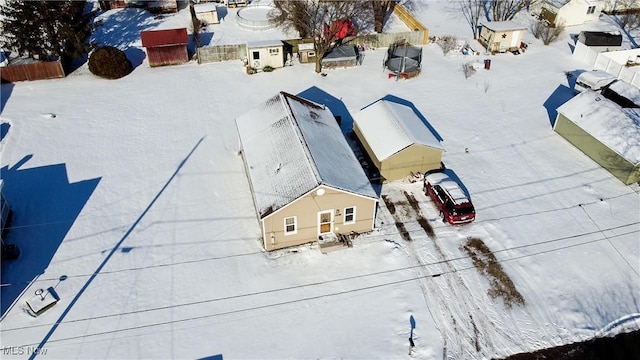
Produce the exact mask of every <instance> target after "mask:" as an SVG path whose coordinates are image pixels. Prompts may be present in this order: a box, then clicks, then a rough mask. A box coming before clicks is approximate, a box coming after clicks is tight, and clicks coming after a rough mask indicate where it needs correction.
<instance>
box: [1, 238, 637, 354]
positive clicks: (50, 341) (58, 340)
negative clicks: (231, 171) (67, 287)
mask: <svg viewBox="0 0 640 360" xmlns="http://www.w3.org/2000/svg"><path fill="white" fill-rule="evenodd" d="M632 233H634V232H630V233H625V234H618V235H614V236H612V237H618V236H623V235H628V234H632ZM603 240H606V238H603V239H594V240H589V241H586V242H583V243H579V244H573V245H567V246H564V247H561V248H557V249H549V250H542V251H540V252H538V253H534V254H527V255H522V256H517V257H514V258H510V259H503V260H499V261H498V262H506V261H513V260H517V259H522V258H526V257H530V256H533V255H539V254H544V253H547V252H553V251H557V250H561V249H567V248H571V247H576V246H582V245H586V244H591V243H594V242H598V241H603ZM470 269H475V266H469V267H466V268H461V269H452V270H450V271H443V272H440V273H437V274H430V275H424V276H418V277H415V276H414V277H411V278H408V279H401V280H394V281H388V282H384V283H381V284H376V285H369V286H364V287H359V288H355V289H349V290H343V291H338V292H332V293H327V294H321V295H314V296H308V297H304V298H299V299H294V300H287V301H281V302H276V303H271V304H268V305H258V306H252V307H248V308H243V309H237V310H230V311H225V312H220V313H215V314H208V315H200V316H194V317H189V318H184V319H178V320H171V321H163V322H159V323H154V324H147V325H139V326H131V327H126V328H121V329H117V330H110V331H102V332H97V333H92V334H83V335H78V336H70V337H65V338H57V339H53V340H49V341H48V342H47V343H56V342H62V341H67V340H75V339H86V338H88V337H93V336H100V335H108V334H113V333H118V332H122V331H130V330H139V329H145V328H151V327H157V326H162V325H170V324H176V323H183V322H187V321H194V320H202V319H207V318H213V317H218V316H224V315H231V314H236V313H241V312H246V311H253V310H260V309H265V308H270V307H274V306H282V305H289V304H294V303H299V302H305V301H310V300H317V299H321V298H327V297H334V296H339V295H345V294H349V293H354V292H359V291H365V290H373V289H379V288H382V287H386V286H393V285H399V284H403V283H408V282H411V281H415V280H416V279H426V278H435V277H439V276H441V275H446V274H451V273H455V272H460V271H465V270H470ZM329 282H330V281H329ZM304 286H306V285H302V286H295V287H292V288H299V287H304ZM273 291H277V289H276V290H268V291H265V292H260V293H267V292H273ZM252 295H253V294H245V295H235V296H229V297H225V298H220V299H211V300H208V301H199V302H197V303H206V302H216V301H221V300H227V299H236V298H240V297H245V296H252ZM178 306H183V305H181V304H180V305H175V306H166V307H162V308H158V309H165V308H174V307H178ZM145 311H150V310H142V311H134V312H130V313H122V314H114V315H110V316H102V317H93V318H86V319H77V320H73V321H67V322H64V323H65V324H67V323H72V322H77V321H89V320H95V319H100V318H105V317H111V316H119V315H127V314H138V313H141V312H145ZM49 325H51V324H49ZM40 326H45V325H40ZM25 328H29V327H25ZM20 329H24V328H20ZM9 330H17V328H16V329H4V330H3V331H9ZM35 345H38V344H24V345H19V346H22V347H28V346H35Z"/></svg>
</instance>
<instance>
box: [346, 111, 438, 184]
mask: <svg viewBox="0 0 640 360" xmlns="http://www.w3.org/2000/svg"><path fill="white" fill-rule="evenodd" d="M416 112H417V110H415V109H414V108H413V107H412V106H409V105H406V104H403V103H400V102H395V101H392V100H386V99H380V100H378V101H376V102H374V103H373V104H371V105H369V106H367V107H365V108H363V109H362V110H360V111H359V112H358V113H356V114H355V115H354V117H353V131H354V133H355V135H356V137H357V139H358V140H359V142H360V144H361V145H362V147H363V148H364V150H365V151H366V152H367V154H368V155H369V158H370V159H371V161H372V162H373V163H374V165H375V166H376V168H378V171H379V173H380V177H381V178H382V180H383V181H384V182H388V181H394V180H400V179H404V178H406V177H407V176H410V175H411V173H412V172H413V173H417V172H423V173H424V172H426V171H429V170H433V169H438V168H440V166H441V161H442V152H443V151H444V148H443V147H442V145H441V144H440V139H439V137H438V136H437V135H436V134H435V133H434V131H432V130H431V129H430V128H429V127H428V126H427V125H426V124H425V123H424V122H423V119H424V117H423V116H421V115H420V116H418V114H417V113H416ZM425 121H426V120H425Z"/></svg>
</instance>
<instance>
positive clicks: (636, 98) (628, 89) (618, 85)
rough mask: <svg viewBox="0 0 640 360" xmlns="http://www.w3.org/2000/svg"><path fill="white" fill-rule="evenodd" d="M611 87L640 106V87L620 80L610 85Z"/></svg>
mask: <svg viewBox="0 0 640 360" xmlns="http://www.w3.org/2000/svg"><path fill="white" fill-rule="evenodd" d="M609 89H610V90H612V91H613V92H615V93H616V94H618V95H620V96H623V97H625V98H627V99H629V100H631V101H632V102H633V103H634V104H636V105H638V106H640V88H638V87H636V86H634V85H631V84H629V83H628V82H625V81H621V80H620V81H615V82H614V83H613V84H611V85H609Z"/></svg>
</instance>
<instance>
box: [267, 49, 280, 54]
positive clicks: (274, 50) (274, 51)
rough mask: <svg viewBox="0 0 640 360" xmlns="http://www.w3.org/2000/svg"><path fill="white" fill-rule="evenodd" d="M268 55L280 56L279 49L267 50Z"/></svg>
mask: <svg viewBox="0 0 640 360" xmlns="http://www.w3.org/2000/svg"><path fill="white" fill-rule="evenodd" d="M269 54H271V55H278V54H280V49H278V48H273V49H269Z"/></svg>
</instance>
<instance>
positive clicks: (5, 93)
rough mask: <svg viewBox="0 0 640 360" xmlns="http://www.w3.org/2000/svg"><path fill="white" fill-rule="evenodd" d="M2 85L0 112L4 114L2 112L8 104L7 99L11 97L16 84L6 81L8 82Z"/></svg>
mask: <svg viewBox="0 0 640 360" xmlns="http://www.w3.org/2000/svg"><path fill="white" fill-rule="evenodd" d="M1 86H2V87H1V88H0V114H2V112H3V111H4V107H5V106H6V105H7V101H9V98H10V97H11V92H13V87H14V86H15V85H13V84H12V83H6V84H2V85H1Z"/></svg>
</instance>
